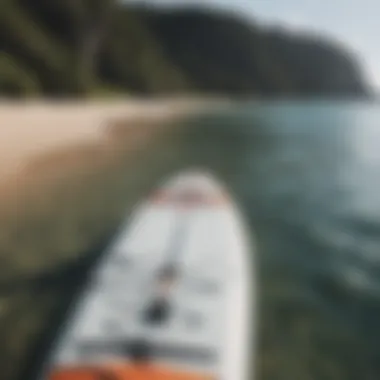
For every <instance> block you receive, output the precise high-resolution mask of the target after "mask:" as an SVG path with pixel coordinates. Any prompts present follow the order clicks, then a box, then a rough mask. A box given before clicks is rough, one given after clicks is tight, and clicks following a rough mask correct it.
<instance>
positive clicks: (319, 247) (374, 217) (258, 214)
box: [173, 101, 380, 338]
mask: <svg viewBox="0 0 380 380" xmlns="http://www.w3.org/2000/svg"><path fill="white" fill-rule="evenodd" d="M180 147H181V148H180V149H178V146H177V151H176V152H177V153H176V155H175V157H174V156H173V160H175V162H176V163H175V165H174V167H175V170H178V169H181V168H186V167H189V166H196V167H202V168H207V169H209V170H211V171H213V172H214V173H215V174H216V175H217V176H219V177H220V178H221V179H222V180H223V181H224V183H225V184H226V185H227V186H228V188H229V189H230V190H231V192H232V193H233V194H234V196H235V198H236V200H237V201H238V203H239V205H240V207H241V209H242V211H243V213H244V214H245V216H246V218H247V219H248V220H249V222H250V224H251V226H252V236H253V237H254V239H255V240H256V241H257V246H258V248H257V256H258V257H259V266H260V268H259V271H260V274H261V277H262V278H264V279H265V276H271V275H270V273H275V272H276V273H286V274H287V276H290V277H292V278H296V279H297V281H298V284H300V285H299V286H302V287H303V289H304V291H305V292H307V293H308V294H312V297H313V298H314V300H318V302H320V303H321V304H322V305H323V307H325V308H326V309H328V310H330V311H331V312H333V313H335V314H336V315H338V316H341V317H342V318H344V319H345V320H346V321H348V322H349V323H352V324H353V326H354V325H355V326H356V328H357V329H361V330H363V331H364V332H365V333H367V334H369V335H370V336H371V337H372V338H374V337H375V336H376V337H379V334H378V333H377V332H376V331H377V330H380V329H378V327H379V326H380V106H378V105H374V104H366V103H356V102H335V103H334V102H327V101H319V102H316V101H314V102H312V101H304V102H290V101H289V102H285V101H282V102H246V103H244V104H240V105H237V106H235V107H232V108H231V109H228V110H227V109H226V110H225V111H224V112H221V113H220V114H213V115H206V116H203V117H199V118H196V119H192V120H190V121H188V123H187V125H186V128H185V131H184V132H183V135H182V138H181V142H180Z"/></svg>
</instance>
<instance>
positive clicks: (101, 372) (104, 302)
mask: <svg viewBox="0 0 380 380" xmlns="http://www.w3.org/2000/svg"><path fill="white" fill-rule="evenodd" d="M244 231H245V225H244V222H243V220H242V216H241V214H240V212H239V210H238V209H237V207H236V205H235V204H234V202H233V201H232V199H231V197H230V195H229V194H228V193H227V191H226V190H225V189H224V187H223V186H221V185H220V183H219V182H218V181H217V180H216V179H215V178H214V177H213V176H211V175H210V174H208V173H203V172H199V171H186V172H183V173H180V174H178V175H176V176H175V177H172V178H170V179H169V180H168V181H166V182H164V183H163V185H162V186H160V187H159V188H158V189H156V190H155V191H153V193H152V194H151V196H150V197H148V199H146V200H145V201H143V202H142V203H141V204H140V205H138V207H136V210H135V212H134V213H133V215H132V217H131V218H128V220H126V221H125V223H124V224H123V225H122V226H121V228H120V231H119V233H118V234H117V235H116V239H115V240H114V241H113V242H112V244H111V245H110V247H109V248H108V249H107V252H105V254H104V256H103V259H102V260H101V262H100V264H99V265H97V267H96V268H95V269H94V271H93V272H92V273H91V275H90V279H89V281H88V284H87V286H86V288H85V291H84V292H83V295H82V297H80V298H79V300H78V302H77V303H76V305H75V307H74V308H73V311H72V313H71V316H70V318H69V319H68V321H67V322H66V323H65V325H64V326H63V327H62V330H61V333H60V334H59V337H58V339H57V342H56V344H55V345H54V348H53V350H52V354H51V356H50V358H49V360H48V362H47V364H46V366H45V368H44V370H43V375H42V378H43V379H46V380H100V379H103V380H106V379H108V380H158V379H160V380H211V379H212V380H246V379H248V377H249V373H248V372H249V367H250V364H251V362H252V358H253V356H254V353H253V352H252V347H253V346H252V345H251V340H252V337H253V335H252V331H253V330H252V328H253V325H254V321H253V313H252V312H251V310H252V306H253V303H252V301H254V294H253V293H254V292H253V290H252V286H253V281H252V273H251V260H250V257H249V255H250V254H251V253H252V252H251V249H252V247H251V246H250V244H248V240H247V234H246V233H245V232H244ZM251 370H252V368H251ZM250 378H251V377H250Z"/></svg>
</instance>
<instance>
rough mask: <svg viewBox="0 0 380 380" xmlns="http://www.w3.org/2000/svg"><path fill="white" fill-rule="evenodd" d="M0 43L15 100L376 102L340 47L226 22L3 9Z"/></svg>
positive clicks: (186, 15)
mask: <svg viewBox="0 0 380 380" xmlns="http://www.w3.org/2000/svg"><path fill="white" fill-rule="evenodd" d="M0 33H1V37H0V45H1V53H0V93H1V94H2V95H8V96H36V95H45V96H60V97H62V96H74V95H77V96H83V95H89V94H91V95H107V94H117V93H129V94H138V95H167V94H176V93H186V94H189V93H192V94H205V93H206V94H213V95H214V94H228V95H276V96H277V95H293V96H300V95H301V96H304V95H332V96H335V95H344V96H363V95H366V94H367V93H368V90H367V87H366V84H365V82H364V80H363V78H362V69H361V67H359V66H360V65H359V64H358V63H357V60H356V57H354V56H352V54H351V53H350V52H349V51H347V50H346V49H344V48H342V47H340V46H339V45H338V44H334V43H332V42H330V41H320V40H318V39H317V38H316V37H312V36H301V35H299V36H295V35H288V34H286V33H285V32H284V31H281V30H263V29H261V28H259V27H258V26H256V25H255V24H254V23H253V22H252V23H247V22H245V21H243V20H241V19H239V18H238V17H237V16H232V15H229V14H225V13H221V12H214V13H209V12H206V11H200V10H192V9H185V10H181V11H158V10H142V9H139V8H131V7H130V6H129V7H127V6H126V5H122V4H120V3H119V2H118V1H116V0H34V1H30V0H4V1H3V3H2V11H1V12H0Z"/></svg>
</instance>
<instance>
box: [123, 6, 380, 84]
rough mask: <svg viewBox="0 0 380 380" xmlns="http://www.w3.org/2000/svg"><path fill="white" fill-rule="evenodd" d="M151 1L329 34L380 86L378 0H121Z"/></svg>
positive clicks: (370, 81) (370, 79)
mask: <svg viewBox="0 0 380 380" xmlns="http://www.w3.org/2000/svg"><path fill="white" fill-rule="evenodd" d="M124 1H126V2H135V3H140V4H141V3H145V4H154V5H161V6H162V5H169V6H171V5H176V6H178V5H181V6H185V5H189V4H190V5H192V4H199V5H201V6H203V7H205V6H206V7H210V6H211V7H220V8H223V9H233V10H235V11H238V12H241V13H242V14H244V16H245V17H247V16H248V17H252V18H253V19H254V20H255V21H256V22H260V23H262V24H265V25H267V24H274V25H279V24H281V25H282V26H285V27H286V28H288V29H289V30H290V31H301V32H302V30H311V31H315V32H318V33H319V34H321V35H326V36H331V37H333V38H335V39H337V40H338V41H341V42H343V43H345V44H346V45H348V46H349V48H350V49H351V51H353V52H354V53H357V55H358V56H359V59H360V63H361V64H362V65H363V66H364V70H365V74H366V77H367V79H368V81H369V83H370V84H372V85H373V86H374V87H377V88H379V89H380V42H379V39H380V0H124Z"/></svg>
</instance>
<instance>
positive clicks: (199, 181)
mask: <svg viewBox="0 0 380 380" xmlns="http://www.w3.org/2000/svg"><path fill="white" fill-rule="evenodd" d="M153 198H154V199H155V200H158V201H160V202H165V203H176V204H178V203H180V204H186V205H189V204H191V205H210V204H221V203H224V202H225V201H226V200H227V195H226V191H225V190H224V188H223V187H222V186H221V185H220V183H219V182H218V181H217V180H216V179H215V178H214V176H213V175H212V174H211V173H209V172H207V171H204V170H200V169H192V170H188V171H185V172H182V173H181V174H179V175H177V176H175V177H173V178H172V179H171V180H169V181H168V182H166V183H164V184H163V185H162V186H161V187H160V188H159V189H158V190H157V191H156V192H155V193H154V194H153Z"/></svg>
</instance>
